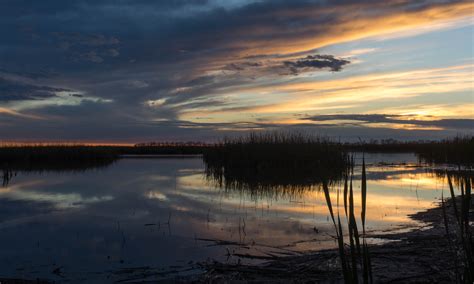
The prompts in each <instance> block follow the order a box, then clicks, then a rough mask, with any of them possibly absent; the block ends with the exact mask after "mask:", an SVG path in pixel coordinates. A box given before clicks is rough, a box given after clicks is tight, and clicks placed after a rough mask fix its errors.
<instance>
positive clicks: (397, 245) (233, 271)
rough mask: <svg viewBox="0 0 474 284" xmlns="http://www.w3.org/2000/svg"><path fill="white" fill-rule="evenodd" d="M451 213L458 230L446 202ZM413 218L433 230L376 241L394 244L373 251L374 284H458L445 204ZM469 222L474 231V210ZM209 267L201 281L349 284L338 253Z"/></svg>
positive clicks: (206, 266)
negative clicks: (253, 264) (251, 264)
mask: <svg viewBox="0 0 474 284" xmlns="http://www.w3.org/2000/svg"><path fill="white" fill-rule="evenodd" d="M470 208H472V198H471V207H470ZM445 209H446V213H447V218H448V224H449V225H448V227H449V226H452V227H451V228H450V229H451V230H452V229H454V228H453V227H454V226H456V225H455V224H456V223H455V222H456V221H455V217H454V214H453V208H452V202H451V201H449V202H447V203H445ZM410 217H411V218H412V219H413V220H416V221H422V222H424V223H425V224H426V225H427V226H424V227H423V228H420V229H416V230H412V231H409V232H404V233H395V234H383V235H371V236H370V237H375V238H381V239H385V240H393V241H394V242H388V243H385V244H383V245H374V246H371V247H370V254H371V260H372V269H373V276H374V282H375V283H381V282H382V283H456V275H457V274H456V266H455V265H456V261H455V252H454V251H453V242H454V239H455V236H454V235H453V233H452V231H451V234H450V235H449V237H447V236H446V229H445V225H444V223H445V222H444V217H443V210H442V207H441V205H439V206H437V207H435V208H432V209H429V210H427V211H422V212H419V213H416V214H413V215H411V216H410ZM469 220H470V223H471V230H472V227H473V225H472V220H473V212H472V210H471V211H470V212H469ZM458 265H460V264H458ZM203 267H204V269H205V270H206V271H207V272H206V273H205V274H204V275H203V276H202V277H201V279H200V280H199V281H200V282H203V283H207V282H210V283H222V282H223V283H242V282H245V283H246V282H252V283H311V282H323V283H340V282H341V283H342V282H344V279H343V276H342V271H341V269H340V262H339V255H338V251H337V250H326V251H321V252H317V253H312V254H308V255H304V256H295V257H281V258H275V259H273V260H271V261H269V262H267V263H266V264H263V265H259V266H248V265H229V264H223V263H205V264H203ZM459 271H462V270H461V269H460V270H459Z"/></svg>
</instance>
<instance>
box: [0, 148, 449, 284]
mask: <svg viewBox="0 0 474 284" xmlns="http://www.w3.org/2000/svg"><path fill="white" fill-rule="evenodd" d="M359 158H360V157H359ZM366 162H367V164H368V165H367V178H368V196H367V228H368V231H369V232H374V231H375V232H379V231H387V230H394V229H404V228H407V227H411V226H418V225H420V224H416V223H415V222H414V221H412V220H410V218H409V217H408V215H409V214H412V213H415V212H418V211H421V210H424V209H427V208H430V207H432V206H434V204H435V202H437V200H438V199H439V197H440V196H441V192H442V190H443V189H444V190H446V180H445V179H444V178H443V177H442V176H438V175H436V174H435V173H433V171H432V170H433V169H432V168H430V167H428V166H426V165H423V164H419V163H418V162H417V160H416V158H415V157H414V156H413V155H409V154H394V155H387V154H383V155H366ZM355 174H356V180H355V181H354V186H355V188H354V189H355V203H356V205H358V204H360V192H359V188H360V180H359V177H360V175H359V174H360V168H356V172H355ZM339 187H340V186H338V185H335V186H333V191H332V193H331V194H332V198H333V205H334V206H337V189H338V188H339ZM445 194H446V193H445ZM341 203H342V202H341ZM339 210H340V212H341V214H342V215H343V214H344V213H343V211H344V209H343V207H342V206H341V207H340V209H339ZM359 212H360V208H359V207H356V214H359ZM333 235H334V233H333V227H332V223H331V221H330V218H329V215H328V209H327V205H326V202H325V198H324V194H323V193H322V192H321V191H319V190H318V189H317V187H313V188H308V189H307V190H298V191H284V190H281V189H280V192H259V193H255V192H250V191H248V190H245V189H242V190H239V189H235V188H234V189H232V190H229V189H228V190H226V189H221V188H219V187H217V186H216V185H215V183H214V182H212V181H209V180H208V179H206V176H205V175H204V165H203V163H202V161H201V159H200V158H156V159H138V158H133V159H132V158H130V159H122V160H120V161H118V162H117V163H115V164H113V165H111V166H110V167H108V168H104V169H96V170H90V171H85V172H43V173H31V172H30V173H25V172H19V173H18V175H17V176H15V177H14V178H13V179H12V181H11V182H10V184H8V185H7V186H5V187H0V278H1V277H4V278H27V279H36V278H45V279H51V280H56V281H60V282H70V283H76V282H84V281H85V280H87V282H88V283H102V282H107V281H126V280H132V279H135V278H137V279H145V280H156V279H166V278H169V277H176V276H177V275H178V276H186V275H194V274H198V273H200V272H201V271H200V269H199V266H198V265H197V263H199V262H202V261H211V260H218V261H224V262H234V263H237V262H243V263H245V262H259V261H263V260H264V259H265V257H271V256H273V255H294V254H299V253H302V252H305V251H309V250H319V249H325V248H330V247H334V246H335V242H334V240H333V238H332V236H333ZM248 255H252V256H256V257H253V258H248V257H246V256H248Z"/></svg>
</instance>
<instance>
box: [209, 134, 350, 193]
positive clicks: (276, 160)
mask: <svg viewBox="0 0 474 284" xmlns="http://www.w3.org/2000/svg"><path fill="white" fill-rule="evenodd" d="M203 160H204V163H205V166H206V175H207V177H208V178H209V179H210V180H214V181H215V182H216V183H217V184H218V185H219V186H220V187H223V188H226V189H244V190H250V191H251V192H254V193H256V194H262V193H264V192H269V191H275V192H280V193H278V194H282V192H283V194H284V191H285V190H286V191H287V192H288V193H289V192H293V193H296V192H298V191H301V190H304V189H307V188H312V187H317V186H318V185H321V184H322V183H323V182H333V181H337V180H340V179H341V178H342V177H343V173H344V171H345V170H346V168H347V166H348V162H347V153H346V151H345V150H344V148H343V147H342V146H341V145H340V144H338V143H334V142H332V141H330V140H329V139H327V138H323V137H316V136H310V135H304V134H299V133H276V132H274V133H260V134H257V133H251V134H249V135H247V136H242V137H239V138H233V139H225V140H224V141H223V142H221V143H219V144H217V145H215V146H214V147H209V148H207V149H206V150H205V151H204V155H203Z"/></svg>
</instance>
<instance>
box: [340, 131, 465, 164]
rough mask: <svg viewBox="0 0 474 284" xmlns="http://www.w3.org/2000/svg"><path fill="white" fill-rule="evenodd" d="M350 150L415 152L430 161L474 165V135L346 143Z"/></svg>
mask: <svg viewBox="0 0 474 284" xmlns="http://www.w3.org/2000/svg"><path fill="white" fill-rule="evenodd" d="M344 147H346V149H347V150H348V151H358V152H372V153H415V154H416V155H417V156H418V157H419V158H420V160H422V161H424V162H428V163H448V164H456V165H463V166H472V165H474V136H471V137H469V136H458V137H454V138H449V139H444V140H440V141H422V140H421V141H406V142H404V141H397V140H393V139H385V140H380V141H378V140H372V141H369V142H364V141H361V142H359V143H346V144H344Z"/></svg>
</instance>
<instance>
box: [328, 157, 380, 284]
mask: <svg viewBox="0 0 474 284" xmlns="http://www.w3.org/2000/svg"><path fill="white" fill-rule="evenodd" d="M353 168H354V163H353V160H352V162H351V167H350V170H348V171H347V172H346V174H345V177H344V212H346V219H347V231H348V236H347V237H348V241H349V249H348V250H347V249H346V244H345V239H346V237H345V236H344V231H343V229H342V224H341V218H340V216H339V210H338V212H337V223H336V218H335V216H334V210H333V207H332V203H331V196H330V191H329V186H328V185H327V183H323V189H324V190H323V191H324V195H325V199H326V203H327V206H328V209H329V214H330V216H331V220H332V222H333V225H334V229H335V232H336V238H337V243H338V251H339V258H340V261H341V269H342V273H343V276H344V282H345V283H359V282H362V283H373V276H372V265H371V258H370V253H369V247H368V245H367V241H366V232H365V225H366V223H365V217H366V212H367V211H366V210H367V204H366V202H367V176H366V169H365V159H364V158H362V177H361V210H362V211H361V222H362V245H361V235H360V233H359V230H358V228H357V221H356V218H355V213H354V190H353V176H354V172H353ZM346 200H347V201H346ZM338 207H339V206H338ZM359 268H360V270H361V271H362V275H361V273H360V270H359Z"/></svg>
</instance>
